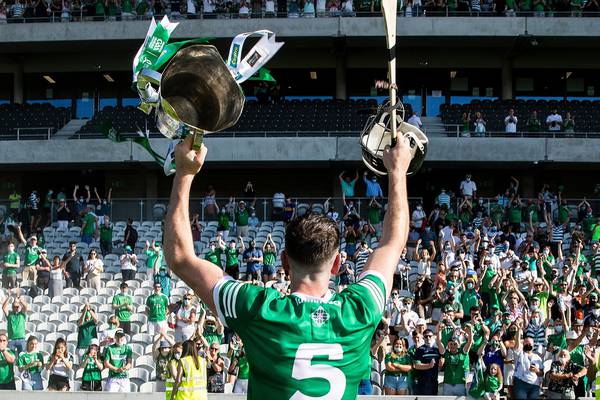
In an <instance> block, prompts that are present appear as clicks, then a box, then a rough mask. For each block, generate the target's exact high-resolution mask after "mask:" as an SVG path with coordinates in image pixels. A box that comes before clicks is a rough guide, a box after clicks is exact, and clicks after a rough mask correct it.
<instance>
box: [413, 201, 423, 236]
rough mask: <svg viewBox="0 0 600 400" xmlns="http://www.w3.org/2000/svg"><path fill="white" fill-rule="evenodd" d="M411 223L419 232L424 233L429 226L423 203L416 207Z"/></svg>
mask: <svg viewBox="0 0 600 400" xmlns="http://www.w3.org/2000/svg"><path fill="white" fill-rule="evenodd" d="M410 223H411V224H412V226H414V227H415V228H416V229H417V230H419V231H422V230H423V228H424V227H425V225H426V224H427V214H425V211H423V205H422V204H421V203H418V204H417V207H415V209H414V211H413V212H412V214H411V218H410Z"/></svg>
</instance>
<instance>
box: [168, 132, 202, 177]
mask: <svg viewBox="0 0 600 400" xmlns="http://www.w3.org/2000/svg"><path fill="white" fill-rule="evenodd" d="M193 141H194V135H189V136H188V137H186V138H185V139H183V141H181V142H180V143H179V144H178V145H177V146H175V166H176V168H175V174H176V175H196V174H197V173H198V172H200V169H202V165H204V158H205V157H206V153H207V152H208V149H207V148H206V146H204V144H202V147H201V148H200V150H197V151H196V150H193V149H192V143H193Z"/></svg>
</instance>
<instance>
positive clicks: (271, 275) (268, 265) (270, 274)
mask: <svg viewBox="0 0 600 400" xmlns="http://www.w3.org/2000/svg"><path fill="white" fill-rule="evenodd" d="M262 251H263V260H264V261H263V265H264V266H263V275H262V279H263V283H267V282H268V281H270V280H272V279H275V262H276V261H277V245H276V244H275V242H274V241H273V239H272V238H271V234H270V233H269V234H268V235H267V240H265V243H264V244H263V248H262Z"/></svg>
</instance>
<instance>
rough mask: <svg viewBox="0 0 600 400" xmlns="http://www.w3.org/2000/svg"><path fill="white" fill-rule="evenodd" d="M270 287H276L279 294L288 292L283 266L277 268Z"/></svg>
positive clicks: (288, 282)
mask: <svg viewBox="0 0 600 400" xmlns="http://www.w3.org/2000/svg"><path fill="white" fill-rule="evenodd" d="M342 265H343V264H342ZM340 282H341V280H340ZM271 287H272V288H273V289H277V290H278V291H279V293H281V294H288V292H289V287H290V281H288V280H286V276H285V270H284V269H283V268H281V267H280V268H278V269H277V274H276V278H275V282H273V285H272V286H271ZM338 289H339V286H338Z"/></svg>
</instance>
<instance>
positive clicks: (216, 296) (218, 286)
mask: <svg viewBox="0 0 600 400" xmlns="http://www.w3.org/2000/svg"><path fill="white" fill-rule="evenodd" d="M231 280H233V278H232V277H230V276H224V277H222V278H221V279H219V281H218V282H217V284H216V285H215V287H214V288H213V302H214V303H215V309H216V310H217V316H218V317H219V320H220V321H221V322H222V323H223V325H225V326H227V322H226V321H225V315H224V310H223V307H225V302H223V307H221V296H220V294H221V289H222V288H223V285H225V283H227V281H231Z"/></svg>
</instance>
